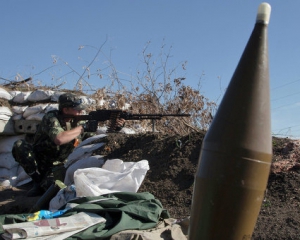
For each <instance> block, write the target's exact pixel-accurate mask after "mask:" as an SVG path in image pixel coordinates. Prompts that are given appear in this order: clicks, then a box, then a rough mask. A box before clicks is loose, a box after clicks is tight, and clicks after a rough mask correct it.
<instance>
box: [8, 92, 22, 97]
mask: <svg viewBox="0 0 300 240" xmlns="http://www.w3.org/2000/svg"><path fill="white" fill-rule="evenodd" d="M20 92H21V91H9V94H10V95H11V97H12V98H14V97H15V96H17V95H18V94H19V93H20Z"/></svg>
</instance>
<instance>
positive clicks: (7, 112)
mask: <svg viewBox="0 0 300 240" xmlns="http://www.w3.org/2000/svg"><path fill="white" fill-rule="evenodd" d="M3 115H5V116H7V117H11V116H12V115H13V113H12V111H11V110H10V109H9V108H8V107H0V116H1V117H2V116H3ZM1 119H2V118H1ZM4 120H6V119H4Z"/></svg>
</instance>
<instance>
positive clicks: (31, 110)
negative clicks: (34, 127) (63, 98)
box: [23, 104, 48, 118]
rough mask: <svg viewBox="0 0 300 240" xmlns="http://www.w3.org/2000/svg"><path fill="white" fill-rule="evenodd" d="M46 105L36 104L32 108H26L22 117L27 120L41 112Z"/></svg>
mask: <svg viewBox="0 0 300 240" xmlns="http://www.w3.org/2000/svg"><path fill="white" fill-rule="evenodd" d="M47 106H48V105H47V104H38V105H35V106H32V107H28V108H26V109H25V111H24V113H23V117H24V118H27V117H29V116H30V115H32V114H35V113H40V112H42V111H43V110H44V109H45V108H46V107H47Z"/></svg>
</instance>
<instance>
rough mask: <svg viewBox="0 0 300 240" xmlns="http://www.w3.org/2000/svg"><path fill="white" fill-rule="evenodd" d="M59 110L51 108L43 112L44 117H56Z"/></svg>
mask: <svg viewBox="0 0 300 240" xmlns="http://www.w3.org/2000/svg"><path fill="white" fill-rule="evenodd" d="M58 116H59V111H58V110H52V111H49V112H47V113H46V114H45V116H44V118H52V117H58Z"/></svg>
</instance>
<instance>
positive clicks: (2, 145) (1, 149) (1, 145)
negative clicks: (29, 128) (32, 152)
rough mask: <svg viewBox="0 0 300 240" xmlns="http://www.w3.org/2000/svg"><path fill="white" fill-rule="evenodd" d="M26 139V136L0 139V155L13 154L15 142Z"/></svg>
mask: <svg viewBox="0 0 300 240" xmlns="http://www.w3.org/2000/svg"><path fill="white" fill-rule="evenodd" d="M24 138H25V134H22V135H16V136H5V137H4V136H3V137H0V153H7V152H11V151H12V147H13V145H14V143H15V141H17V140H19V139H24Z"/></svg>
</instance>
